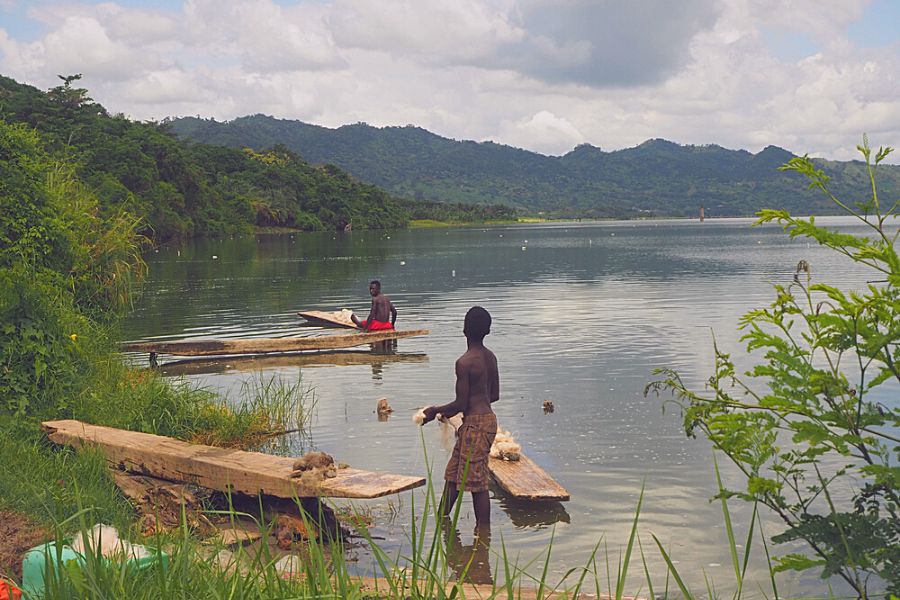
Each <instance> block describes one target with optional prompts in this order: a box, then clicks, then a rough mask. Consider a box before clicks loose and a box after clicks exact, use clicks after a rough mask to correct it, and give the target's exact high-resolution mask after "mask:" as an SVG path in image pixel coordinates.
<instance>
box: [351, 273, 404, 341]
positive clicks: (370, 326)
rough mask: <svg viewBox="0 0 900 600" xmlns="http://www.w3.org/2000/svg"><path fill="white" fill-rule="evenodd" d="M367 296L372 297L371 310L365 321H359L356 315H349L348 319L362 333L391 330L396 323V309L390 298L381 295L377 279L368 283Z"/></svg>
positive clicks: (379, 283)
mask: <svg viewBox="0 0 900 600" xmlns="http://www.w3.org/2000/svg"><path fill="white" fill-rule="evenodd" d="M369 295H370V296H372V308H371V309H369V316H368V317H366V320H365V321H360V320H359V319H358V318H357V317H356V315H350V319H351V320H352V321H353V322H354V323H356V326H357V327H359V328H360V329H362V330H363V331H364V332H369V331H381V330H384V329H393V328H394V323H396V322H397V309H396V308H394V304H393V303H392V302H391V300H390V298H388V297H387V296H385V295H384V294H382V293H381V282H380V281H378V280H377V279H374V280H372V282H371V283H369ZM388 318H390V321H388Z"/></svg>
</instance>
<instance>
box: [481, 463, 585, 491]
mask: <svg viewBox="0 0 900 600" xmlns="http://www.w3.org/2000/svg"><path fill="white" fill-rule="evenodd" d="M488 468H489V469H490V471H491V475H493V476H494V481H496V482H497V485H499V486H500V487H501V488H502V489H503V491H505V492H506V493H508V494H510V495H512V496H515V497H516V498H522V499H524V500H557V501H560V502H564V501H566V500H568V499H569V492H568V491H566V489H565V488H564V487H562V486H561V485H559V484H558V483H556V481H554V480H553V478H552V477H550V475H548V474H547V472H546V471H544V470H543V469H542V468H540V467H539V466H537V464H536V463H535V462H534V461H533V460H531V459H530V458H528V457H527V456H525V455H524V454H520V455H519V460H501V459H499V458H490V459H488Z"/></svg>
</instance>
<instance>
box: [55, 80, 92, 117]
mask: <svg viewBox="0 0 900 600" xmlns="http://www.w3.org/2000/svg"><path fill="white" fill-rule="evenodd" d="M57 77H59V78H60V79H61V80H62V82H63V84H62V85H58V86H56V87H55V88H52V89H51V90H50V91H49V92H47V94H48V95H49V96H50V99H51V100H53V101H54V102H57V103H59V104H61V105H62V106H63V107H64V108H68V109H70V110H74V109H76V108H81V107H82V106H84V105H85V104H87V103H88V102H93V98H91V97H89V96H88V91H87V90H86V89H85V88H77V87H72V82H74V81H78V80H79V79H81V73H77V74H75V75H57Z"/></svg>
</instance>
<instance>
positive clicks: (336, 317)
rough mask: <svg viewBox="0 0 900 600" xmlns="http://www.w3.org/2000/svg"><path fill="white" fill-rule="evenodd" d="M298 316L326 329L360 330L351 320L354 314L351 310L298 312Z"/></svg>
mask: <svg viewBox="0 0 900 600" xmlns="http://www.w3.org/2000/svg"><path fill="white" fill-rule="evenodd" d="M297 314H298V315H300V316H301V317H303V318H304V319H306V320H307V321H309V322H310V323H314V324H316V325H323V326H325V327H349V328H351V329H358V328H357V327H356V323H354V322H353V321H352V320H351V319H350V315H351V314H353V313H352V312H351V311H349V310H337V311H334V312H325V311H322V310H308V311H305V312H298V313H297Z"/></svg>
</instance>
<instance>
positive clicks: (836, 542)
mask: <svg viewBox="0 0 900 600" xmlns="http://www.w3.org/2000/svg"><path fill="white" fill-rule="evenodd" d="M858 148H859V150H860V152H861V153H862V155H863V156H864V158H865V162H866V173H867V174H868V184H869V187H870V191H869V192H868V198H867V199H866V200H864V201H861V202H857V203H852V204H851V203H847V202H844V201H842V200H839V199H838V198H836V197H835V196H834V195H833V194H832V192H831V190H830V189H829V178H828V176H827V175H825V173H824V172H823V171H822V170H819V169H816V168H815V165H814V164H813V163H812V161H811V160H810V159H809V158H807V157H805V156H804V157H802V158H793V159H791V160H790V161H789V162H788V163H787V164H785V165H784V166H783V167H781V169H782V170H786V171H794V172H797V173H800V174H802V175H804V176H805V177H806V178H807V179H808V181H809V187H810V188H811V189H818V190H819V191H821V192H822V193H824V194H825V195H826V196H827V197H828V198H829V199H830V200H831V201H832V202H834V203H835V204H836V205H837V206H838V207H839V208H840V209H841V210H842V211H844V212H845V213H846V214H848V215H852V216H853V217H855V218H856V219H858V220H859V221H860V222H861V223H862V224H864V225H866V226H867V227H868V228H869V231H870V235H869V236H855V235H849V234H846V233H840V232H837V231H833V230H829V229H826V228H824V227H821V226H819V225H817V224H816V223H815V219H814V218H812V217H810V218H809V219H801V218H797V217H793V216H791V215H790V214H789V213H788V212H787V211H784V210H764V211H762V212H760V213H758V216H759V220H758V221H757V224H762V223H769V222H777V223H780V224H781V225H782V226H783V227H784V229H785V231H787V232H788V234H789V235H790V236H791V237H804V238H808V239H810V240H815V241H816V242H818V243H819V244H820V245H822V246H825V247H826V248H830V249H831V250H834V251H835V252H838V253H840V254H843V255H845V256H847V257H848V258H850V259H852V260H853V261H854V262H856V263H857V264H859V265H861V266H863V267H865V268H867V269H871V270H872V271H873V272H875V273H877V276H876V277H875V279H876V280H875V281H873V282H870V283H869V284H867V287H866V289H865V290H862V291H845V290H841V289H839V288H838V287H836V286H832V285H827V284H824V283H814V282H813V280H814V276H813V268H812V266H811V265H810V264H808V263H807V262H806V261H800V263H799V264H798V265H797V269H796V274H795V275H794V280H793V283H791V284H790V285H788V286H781V285H776V286H775V296H776V298H775V301H774V302H773V303H772V304H771V305H770V306H769V307H768V308H763V309H758V310H752V311H750V312H749V313H747V314H746V315H744V317H743V318H742V320H741V325H740V327H741V329H742V330H744V331H745V332H746V333H745V334H744V336H743V337H742V341H746V342H747V351H748V352H749V353H762V358H761V361H760V362H759V363H758V364H757V365H756V366H755V367H754V368H752V369H751V370H750V371H748V372H746V373H743V374H739V373H737V372H736V369H735V366H734V362H733V361H732V359H731V357H730V355H729V354H727V353H725V352H723V351H722V350H721V349H720V348H718V347H717V346H716V347H715V372H714V374H713V375H712V376H711V377H710V378H709V381H708V383H707V385H706V389H705V390H704V391H702V392H700V391H694V390H691V389H688V387H687V386H686V385H685V383H684V382H683V380H682V378H681V377H680V376H679V374H678V373H677V372H676V371H675V370H672V369H660V370H658V371H657V373H659V374H662V375H663V378H662V379H661V380H658V381H654V382H652V383H650V384H649V385H648V386H647V389H646V390H645V394H646V393H649V392H651V391H655V392H656V393H659V392H660V391H663V390H667V391H670V392H672V394H673V395H674V400H673V401H674V402H675V403H677V404H678V405H679V406H680V407H681V410H682V415H683V417H684V428H685V432H686V433H687V434H688V435H689V436H692V437H693V436H695V435H696V433H697V432H698V431H699V432H701V433H702V434H704V435H705V436H706V437H707V438H709V440H710V441H711V442H712V443H713V445H714V446H715V447H716V448H717V449H718V450H720V451H722V452H723V453H724V454H725V455H726V456H727V457H728V458H729V459H731V461H732V462H733V463H734V464H735V465H736V466H737V467H738V469H740V471H741V472H742V473H743V474H744V475H745V477H746V487H745V489H744V490H726V491H725V492H724V494H725V496H726V497H732V496H736V497H739V498H742V499H744V500H746V501H748V502H754V503H760V504H763V505H765V506H767V507H768V508H770V509H771V510H772V511H774V513H775V514H776V515H778V517H780V519H781V520H782V521H783V522H784V524H785V525H786V529H785V530H784V531H783V532H782V533H780V534H778V535H776V536H775V537H774V538H773V540H774V541H775V542H776V543H783V542H789V541H794V540H801V541H803V542H805V543H806V545H807V546H808V548H809V552H808V553H806V554H798V553H792V554H787V555H785V556H782V557H780V558H779V559H778V566H777V569H778V570H787V569H795V570H803V569H810V568H819V569H821V572H822V576H823V577H828V576H832V575H835V576H838V577H840V578H842V579H844V580H845V581H846V582H847V583H848V584H849V585H850V586H851V587H852V588H853V589H854V590H855V591H856V593H857V594H858V595H859V597H861V598H866V597H868V595H869V587H870V580H871V578H872V576H873V575H877V576H878V577H880V578H881V579H882V580H883V581H884V582H886V584H887V591H888V592H890V593H892V594H895V595H900V466H898V459H900V434H898V428H900V409H898V406H897V405H894V406H888V405H886V404H885V403H883V402H880V401H879V397H878V395H877V394H878V393H881V394H884V393H885V392H886V391H894V390H896V386H897V385H900V259H898V256H897V252H896V249H895V243H896V241H897V237H898V235H900V231H897V232H894V233H893V234H891V233H890V231H889V228H895V227H896V226H897V225H896V222H894V221H893V219H894V217H895V214H896V212H897V209H898V206H900V199H898V200H896V201H894V202H890V203H887V204H883V203H882V200H881V199H879V197H878V192H877V188H876V184H875V174H876V168H877V166H878V164H879V163H880V162H882V161H883V160H884V159H885V158H886V157H887V156H888V154H890V152H891V151H892V149H891V148H879V149H878V151H877V152H875V153H874V157H873V151H872V150H871V149H870V147H869V144H868V140H867V139H866V138H864V142H863V145H862V146H858ZM713 343H714V345H715V342H713Z"/></svg>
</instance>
